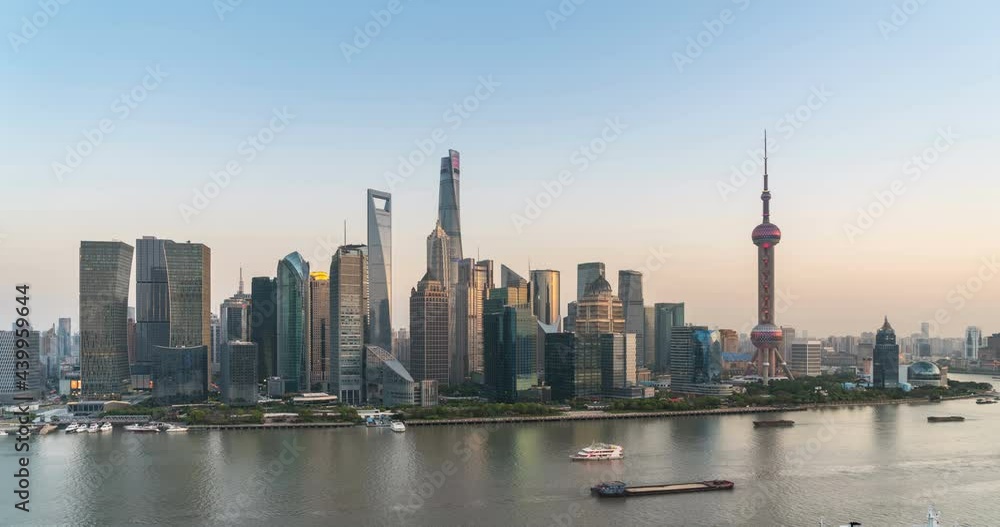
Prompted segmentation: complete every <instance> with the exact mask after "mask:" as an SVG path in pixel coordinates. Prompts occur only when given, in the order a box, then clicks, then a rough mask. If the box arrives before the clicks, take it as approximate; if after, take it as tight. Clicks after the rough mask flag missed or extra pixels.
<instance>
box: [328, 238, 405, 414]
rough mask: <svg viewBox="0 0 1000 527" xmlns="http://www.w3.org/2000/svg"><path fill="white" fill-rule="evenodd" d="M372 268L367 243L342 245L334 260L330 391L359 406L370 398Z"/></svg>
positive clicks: (331, 263) (331, 291)
mask: <svg viewBox="0 0 1000 527" xmlns="http://www.w3.org/2000/svg"><path fill="white" fill-rule="evenodd" d="M369 268H370V266H369V265H368V248H367V247H365V246H364V245H345V246H342V247H340V248H338V249H337V252H336V254H334V255H333V260H332V261H331V262H330V342H331V344H332V348H331V350H330V391H331V393H332V394H333V395H337V396H338V397H339V398H340V401H341V403H343V404H350V405H359V404H363V403H364V401H365V400H366V397H365V384H364V368H365V350H364V346H365V339H366V337H367V336H368V331H369V325H368V322H369V319H368V315H369V313H370V312H369V303H368V298H369V297H368V291H369V288H368V285H369V284H368V269H369ZM390 345H391V342H390Z"/></svg>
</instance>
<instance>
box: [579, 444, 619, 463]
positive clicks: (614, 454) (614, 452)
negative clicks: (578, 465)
mask: <svg viewBox="0 0 1000 527" xmlns="http://www.w3.org/2000/svg"><path fill="white" fill-rule="evenodd" d="M624 457H625V452H624V449H623V448H622V447H621V446H620V445H609V444H607V443H594V444H592V445H590V446H588V447H586V448H584V449H583V450H581V451H579V452H577V453H576V454H573V455H572V456H569V458H570V459H572V460H573V461H608V460H612V459H622V458H624Z"/></svg>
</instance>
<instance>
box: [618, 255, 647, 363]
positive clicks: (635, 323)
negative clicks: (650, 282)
mask: <svg viewBox="0 0 1000 527" xmlns="http://www.w3.org/2000/svg"><path fill="white" fill-rule="evenodd" d="M618 297H619V298H620V299H621V301H622V309H623V310H624V314H625V333H632V334H633V335H635V345H636V349H637V350H639V351H638V353H637V354H636V361H637V363H638V365H639V366H641V367H644V368H645V367H647V366H646V353H645V350H646V308H645V304H644V301H643V298H642V273H640V272H639V271H629V270H625V271H618Z"/></svg>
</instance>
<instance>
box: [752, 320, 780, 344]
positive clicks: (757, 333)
mask: <svg viewBox="0 0 1000 527" xmlns="http://www.w3.org/2000/svg"><path fill="white" fill-rule="evenodd" d="M783 340H784V333H783V332H782V331H781V328H779V327H778V326H775V325H774V324H757V325H756V326H754V328H753V330H752V331H751V332H750V341H751V342H753V345H754V347H756V348H760V349H768V348H776V347H778V346H780V345H781V342H782V341H783Z"/></svg>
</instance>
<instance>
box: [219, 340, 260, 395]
mask: <svg viewBox="0 0 1000 527" xmlns="http://www.w3.org/2000/svg"><path fill="white" fill-rule="evenodd" d="M257 353H258V349H257V344H255V343H253V342H247V341H242V340H231V341H229V342H227V343H226V346H225V347H223V348H222V372H221V373H222V375H221V380H220V384H219V388H220V390H221V392H222V402H223V403H225V404H228V405H230V406H255V405H256V404H257V392H258V390H257V386H258V379H259V375H260V374H259V373H258V372H257V363H258V361H257Z"/></svg>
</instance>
